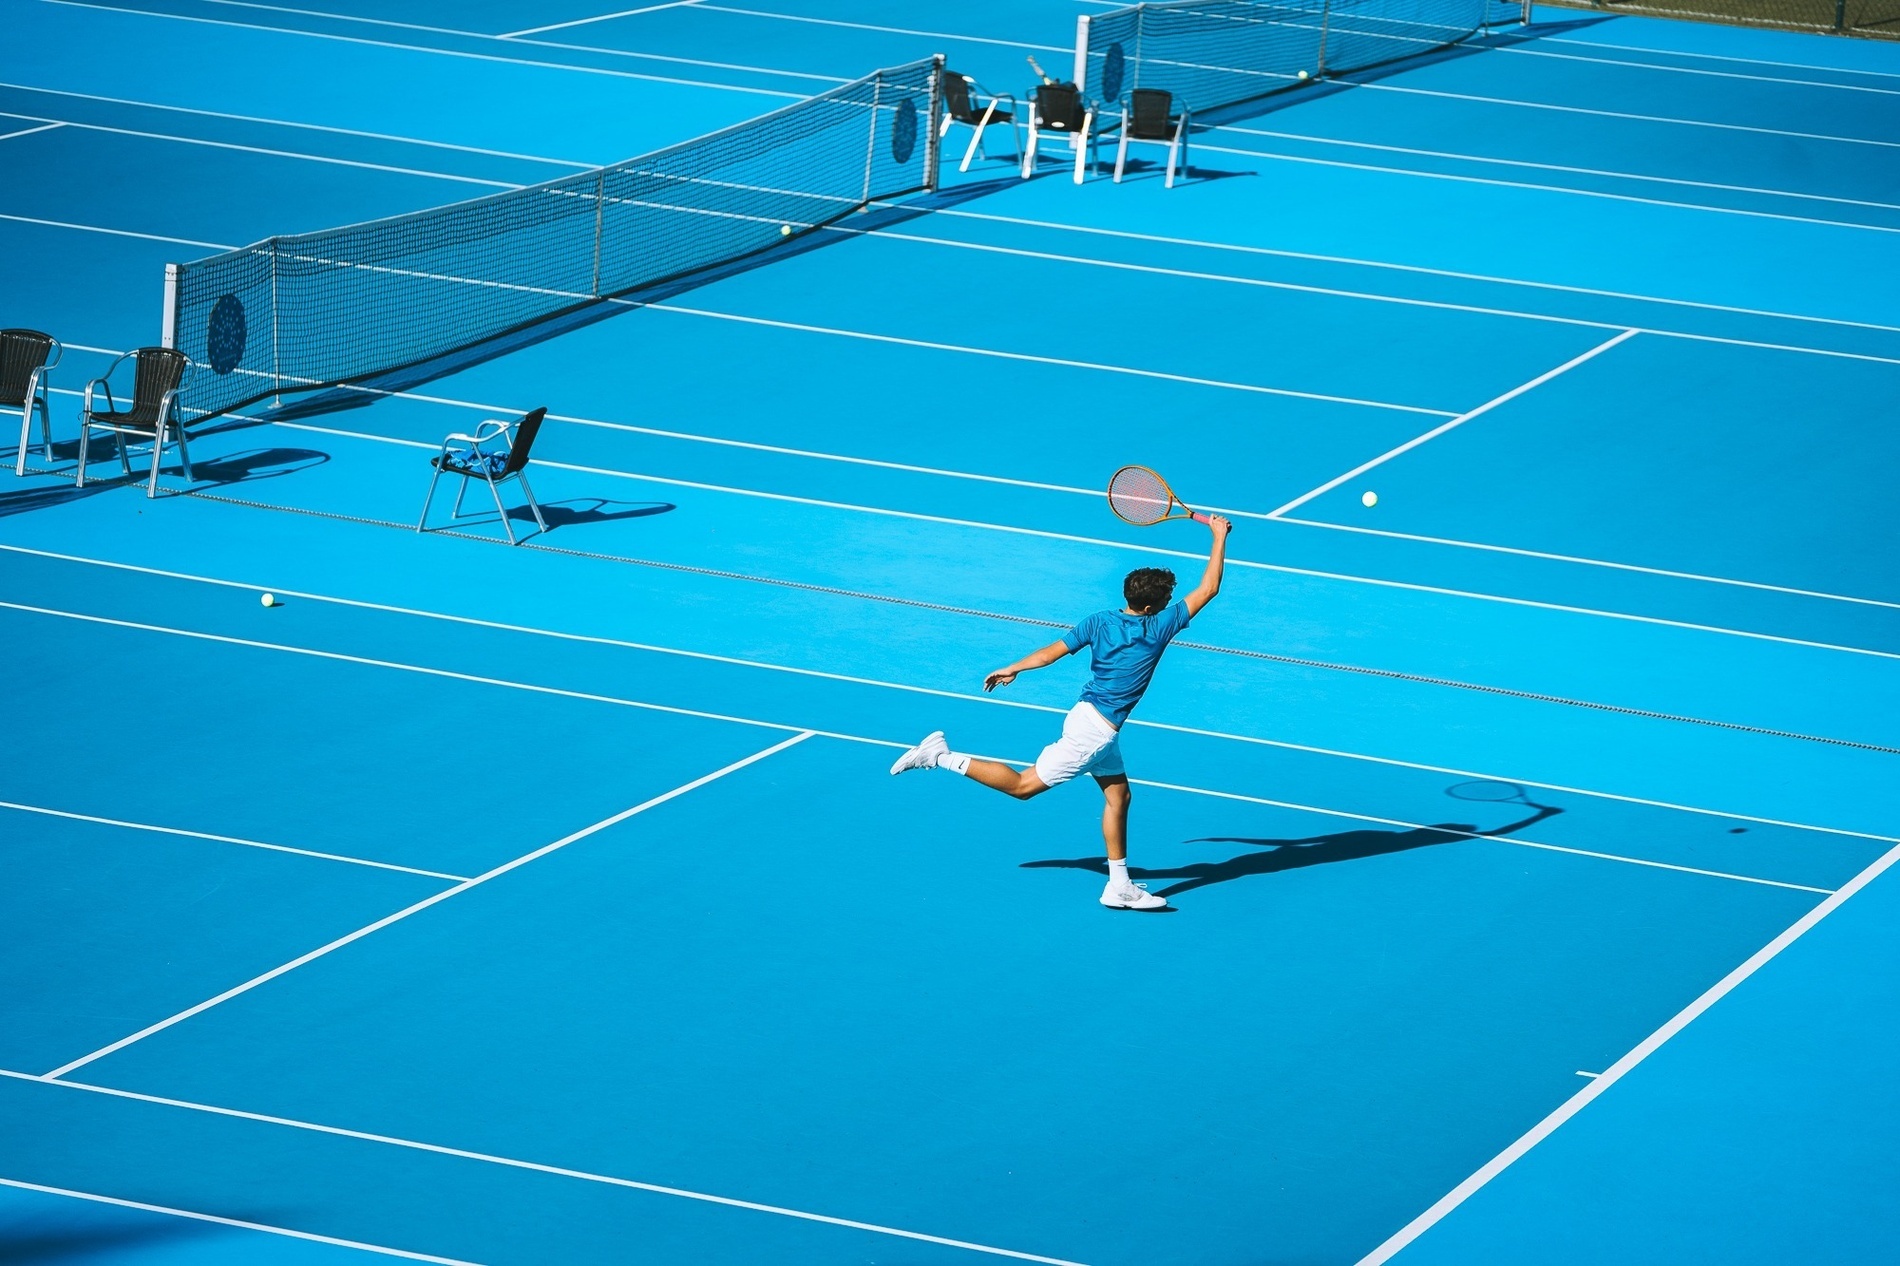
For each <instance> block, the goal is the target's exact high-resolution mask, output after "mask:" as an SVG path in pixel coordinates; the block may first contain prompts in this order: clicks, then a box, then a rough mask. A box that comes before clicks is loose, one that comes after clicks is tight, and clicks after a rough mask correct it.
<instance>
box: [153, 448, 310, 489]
mask: <svg viewBox="0 0 1900 1266" xmlns="http://www.w3.org/2000/svg"><path fill="white" fill-rule="evenodd" d="M329 460H330V455H329V454H328V453H325V452H320V451H319V450H317V449H314V448H250V449H245V450H243V451H242V452H237V453H226V454H224V455H223V456H220V457H213V458H209V459H202V458H201V459H199V460H197V461H194V462H193V463H192V464H191V473H192V474H193V475H195V476H196V477H197V481H198V482H199V483H211V484H240V483H252V482H255V481H257V480H259V479H281V478H282V477H283V476H285V475H295V474H300V473H302V472H303V471H306V470H313V469H315V468H316V467H318V466H321V465H323V464H324V463H326V462H328V461H329ZM179 473H180V474H182V473H183V471H182V469H180V470H179Z"/></svg>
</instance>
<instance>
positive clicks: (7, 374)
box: [0, 330, 65, 475]
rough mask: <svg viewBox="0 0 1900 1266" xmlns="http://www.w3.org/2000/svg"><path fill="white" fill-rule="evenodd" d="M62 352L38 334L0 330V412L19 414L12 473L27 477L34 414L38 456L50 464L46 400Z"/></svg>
mask: <svg viewBox="0 0 1900 1266" xmlns="http://www.w3.org/2000/svg"><path fill="white" fill-rule="evenodd" d="M64 352H65V349H64V348H63V347H61V346H60V345H59V340H58V339H56V338H54V337H53V336H52V335H51V334H42V333H40V332H39V331H38V330H0V409H18V410H19V411H20V455H19V460H18V461H16V462H15V463H14V465H13V473H14V474H16V475H24V474H26V451H27V449H28V448H30V447H32V445H31V444H29V443H28V440H29V439H30V438H31V437H32V434H33V412H34V410H36V409H37V410H38V411H39V415H40V455H41V456H42V457H44V458H45V459H46V460H47V461H48V462H50V461H52V460H53V422H52V418H51V417H50V416H49V415H48V411H47V405H46V397H47V393H48V392H49V391H50V390H51V387H50V386H49V379H50V377H51V371H52V368H53V366H55V365H57V364H59V358H60V356H61V355H63V354H64Z"/></svg>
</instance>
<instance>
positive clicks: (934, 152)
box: [924, 53, 944, 193]
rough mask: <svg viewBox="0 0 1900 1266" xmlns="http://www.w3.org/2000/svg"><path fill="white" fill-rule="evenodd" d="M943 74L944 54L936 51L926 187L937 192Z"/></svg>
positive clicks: (932, 63)
mask: <svg viewBox="0 0 1900 1266" xmlns="http://www.w3.org/2000/svg"><path fill="white" fill-rule="evenodd" d="M943 75H944V57H943V54H942V53H934V54H932V55H931V58H930V114H929V119H930V132H929V134H928V136H927V137H926V139H925V141H924V187H925V188H926V189H928V190H930V192H931V193H935V192H937V177H938V174H939V172H940V170H941V168H942V166H943V137H942V136H940V135H939V134H938V133H939V132H941V131H942V129H943Z"/></svg>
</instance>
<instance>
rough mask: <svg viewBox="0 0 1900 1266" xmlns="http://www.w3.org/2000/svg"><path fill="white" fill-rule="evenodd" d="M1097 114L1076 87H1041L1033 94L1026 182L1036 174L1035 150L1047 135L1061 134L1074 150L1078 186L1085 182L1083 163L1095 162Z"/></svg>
mask: <svg viewBox="0 0 1900 1266" xmlns="http://www.w3.org/2000/svg"><path fill="white" fill-rule="evenodd" d="M1094 123H1095V111H1094V110H1092V109H1090V108H1089V107H1088V106H1087V105H1085V104H1084V103H1083V101H1082V90H1081V89H1080V88H1077V87H1076V86H1075V85H1074V84H1039V85H1037V86H1036V87H1035V88H1034V89H1033V90H1032V91H1031V93H1030V108H1029V144H1028V145H1026V146H1024V147H1023V179H1024V180H1028V179H1029V177H1030V176H1032V175H1034V174H1035V170H1036V151H1037V150H1038V149H1040V148H1041V143H1042V134H1043V133H1044V132H1059V133H1061V134H1063V135H1065V136H1067V137H1068V138H1069V144H1070V145H1072V146H1074V147H1075V183H1076V184H1078V185H1079V184H1081V183H1082V171H1083V164H1084V163H1085V162H1086V161H1092V158H1093V148H1092V147H1093V145H1094V143H1095V141H1094V137H1093V136H1092V135H1091V131H1092V129H1093V126H1094Z"/></svg>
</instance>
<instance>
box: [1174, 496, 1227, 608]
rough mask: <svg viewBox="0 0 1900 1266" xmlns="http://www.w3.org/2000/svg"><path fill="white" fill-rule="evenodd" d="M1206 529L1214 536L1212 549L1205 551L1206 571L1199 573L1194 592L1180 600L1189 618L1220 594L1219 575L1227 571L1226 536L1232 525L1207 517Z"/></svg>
mask: <svg viewBox="0 0 1900 1266" xmlns="http://www.w3.org/2000/svg"><path fill="white" fill-rule="evenodd" d="M1207 527H1208V530H1209V531H1210V532H1212V533H1213V534H1214V544H1213V547H1212V548H1210V549H1209V550H1208V551H1207V570H1206V571H1204V572H1202V573H1201V583H1200V584H1198V585H1196V586H1194V592H1192V593H1190V594H1189V595H1188V596H1187V597H1186V598H1184V599H1182V601H1184V602H1186V603H1187V609H1188V614H1189V615H1191V616H1194V615H1199V614H1200V613H1201V608H1202V607H1204V606H1206V605H1207V604H1208V603H1210V602H1212V601H1213V600H1214V595H1215V594H1217V593H1219V592H1220V578H1221V573H1222V572H1223V571H1225V570H1226V569H1227V534H1228V533H1229V532H1231V531H1233V530H1234V525H1233V524H1232V523H1230V522H1228V521H1227V520H1226V519H1223V518H1222V517H1221V516H1220V515H1218V514H1214V515H1209V516H1208V520H1207Z"/></svg>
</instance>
